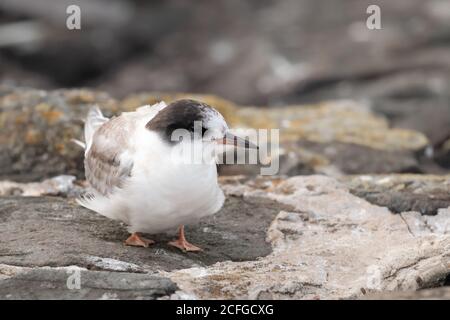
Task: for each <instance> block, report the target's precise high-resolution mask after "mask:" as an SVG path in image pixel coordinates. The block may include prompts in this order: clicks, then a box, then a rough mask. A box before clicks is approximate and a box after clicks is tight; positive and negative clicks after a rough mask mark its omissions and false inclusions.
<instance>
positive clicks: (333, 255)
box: [164, 176, 450, 299]
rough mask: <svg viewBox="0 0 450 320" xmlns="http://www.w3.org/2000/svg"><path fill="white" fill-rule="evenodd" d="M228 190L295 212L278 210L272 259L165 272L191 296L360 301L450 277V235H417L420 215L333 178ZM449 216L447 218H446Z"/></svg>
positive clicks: (254, 184)
mask: <svg viewBox="0 0 450 320" xmlns="http://www.w3.org/2000/svg"><path fill="white" fill-rule="evenodd" d="M225 190H226V192H227V193H228V194H240V195H242V196H243V197H244V198H245V197H253V196H255V195H259V196H262V197H268V198H270V199H274V200H277V201H278V202H281V203H284V204H288V205H290V206H292V207H293V209H292V210H290V211H281V212H280V213H279V214H278V215H277V217H276V218H275V220H274V221H273V222H272V224H271V226H270V228H269V230H268V233H267V240H268V241H269V242H270V243H271V245H272V247H273V252H272V253H271V254H269V255H268V256H265V257H262V258H260V259H258V260H256V261H247V262H229V261H225V262H220V263H217V264H215V265H212V266H209V267H196V268H190V269H184V270H178V271H173V272H171V273H164V275H166V276H168V277H169V278H170V279H172V280H173V281H174V282H175V283H177V285H178V286H179V287H180V289H181V290H182V291H183V292H185V293H186V294H190V295H191V296H194V297H197V298H201V299H203V298H226V299H357V298H363V297H364V295H367V294H372V293H380V292H391V291H409V290H417V289H421V288H427V287H435V286H440V285H442V284H443V283H445V281H446V277H447V275H448V274H449V273H450V260H449V256H450V234H449V233H448V230H443V231H442V232H439V233H436V232H434V231H433V230H431V229H423V230H420V231H417V232H416V233H412V232H411V229H410V223H417V222H418V220H417V219H416V218H417V216H416V213H415V212H412V213H402V215H395V214H392V213H391V212H390V211H389V210H387V209H386V208H382V207H378V206H375V205H372V204H370V203H368V202H367V201H365V200H363V199H361V198H358V197H356V196H354V195H352V194H351V193H350V192H349V190H348V188H347V187H346V186H345V185H344V184H341V183H339V182H337V181H336V180H334V179H331V178H327V177H324V176H309V177H293V178H289V179H287V180H282V181H276V180H270V181H266V183H257V182H255V181H249V182H247V183H244V184H241V185H239V184H230V185H229V186H227V187H226V189H225ZM448 213H449V212H448V211H446V212H443V213H442V214H443V217H442V219H445V220H447V221H448V220H449V219H450V216H449V215H448ZM404 216H408V218H409V219H410V220H409V221H408V223H407V222H406V221H405V219H404ZM419 216H420V215H419Z"/></svg>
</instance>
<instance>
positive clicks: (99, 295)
mask: <svg viewBox="0 0 450 320" xmlns="http://www.w3.org/2000/svg"><path fill="white" fill-rule="evenodd" d="M11 269H19V270H14V271H15V272H14V273H15V274H14V275H13V276H11V277H6V278H4V279H3V280H0V300H5V299H7V300H17V299H25V300H30V299H32V300H35V299H39V300H40V299H62V300H71V299H76V300H79V299H89V300H94V299H95V300H97V299H100V300H110V299H114V300H116V299H121V300H137V299H139V300H142V299H146V300H147V299H157V298H160V297H164V296H167V295H171V294H173V293H175V291H176V290H177V286H176V285H175V284H174V283H173V282H172V281H170V280H169V279H167V278H163V277H160V276H155V275H149V274H137V273H127V272H106V271H88V270H82V269H80V268H77V267H66V268H34V269H31V268H20V267H15V268H14V267H6V266H2V265H0V274H2V271H6V270H7V271H9V272H11ZM78 276H79V282H77V281H78V279H76V277H78Z"/></svg>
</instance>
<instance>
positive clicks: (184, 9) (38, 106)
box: [0, 0, 450, 299]
mask: <svg viewBox="0 0 450 320" xmlns="http://www.w3.org/2000/svg"><path fill="white" fill-rule="evenodd" d="M72 4H76V5H79V6H80V8H81V30H68V29H67V28H66V19H67V17H68V14H67V13H66V8H67V6H69V5H72ZM372 4H376V5H378V6H380V8H381V27H382V28H381V29H380V30H369V29H368V28H367V26H366V19H367V18H368V16H369V14H367V13H366V10H367V8H368V6H369V5H372ZM183 97H191V98H194V99H198V100H202V101H205V102H207V103H209V104H211V105H213V106H214V107H216V108H217V109H218V110H219V111H220V112H222V114H223V115H224V116H225V118H226V119H227V121H228V122H229V124H230V126H231V127H236V128H240V127H250V128H279V129H280V146H281V148H280V172H279V176H276V177H265V178H264V177H259V176H257V174H258V173H259V167H258V166H251V165H247V166H233V165H224V166H221V167H220V174H221V175H222V177H221V178H220V183H221V185H222V187H223V188H224V190H225V193H226V195H227V201H226V204H225V207H224V208H223V209H222V210H221V212H219V213H218V215H217V216H216V217H214V218H211V219H209V220H205V221H202V223H201V224H200V225H199V226H193V227H192V229H191V230H189V231H190V234H191V235H192V237H193V240H195V242H196V243H198V244H199V245H201V246H202V247H204V248H205V249H206V250H205V252H204V253H203V254H202V255H195V254H189V255H186V254H183V253H179V252H175V251H173V250H171V249H169V248H168V247H167V246H165V245H164V244H163V243H164V241H166V240H168V237H167V235H160V236H158V237H157V240H160V241H159V242H158V245H156V247H155V248H150V249H149V250H148V251H142V250H138V249H136V248H128V247H124V246H123V244H122V243H121V241H122V239H123V238H124V237H125V235H126V232H125V229H124V228H123V226H121V225H119V224H117V223H115V222H112V221H109V220H106V219H104V218H102V217H100V216H98V215H93V214H92V212H89V211H87V210H86V209H83V208H80V207H79V206H77V205H75V204H74V201H73V200H74V198H75V197H76V196H77V195H78V194H79V193H80V192H82V191H83V188H84V186H85V184H84V182H83V176H84V174H83V150H81V149H80V148H78V147H77V146H76V145H74V144H73V142H72V141H71V140H72V139H73V138H76V139H80V138H81V137H82V125H83V123H82V119H83V117H84V116H85V114H86V112H87V110H88V108H89V107H90V106H92V105H93V104H98V105H99V106H100V108H101V109H102V110H103V111H104V112H105V114H106V115H107V116H112V115H114V114H118V113H120V112H121V111H129V110H133V109H134V108H136V107H138V106H141V105H143V104H150V103H155V102H158V101H160V100H164V101H166V102H170V101H172V100H174V99H179V98H183ZM449 173H450V1H448V0H428V1H423V0H395V1H392V0H370V1H366V0H334V1H316V0H284V1H275V0H251V1H238V0H218V1H206V0H204V1H196V2H195V5H194V4H192V3H188V2H186V1H181V0H178V1H177V0H169V1H146V0H33V1H29V0H0V231H1V232H0V243H2V245H0V298H6V299H8V298H27V299H28V298H55V297H59V298H66V299H70V298H105V299H113V298H124V299H125V298H131V299H137V298H149V299H154V298H173V299H178V298H183V297H184V298H186V297H188V298H250V299H258V298H261V299H269V298H282V299H292V298H296V299H297V298H298V299H302V298H304V299H317V298H333V299H335V298H339V299H341V298H350V299H353V298H362V297H365V298H368V299H370V298H380V297H381V298H392V297H393V298H404V297H408V298H430V297H431V298H433V297H434V298H448V297H450V291H449V289H448V285H449V283H450V276H449V275H450V258H449V257H450V223H449V221H450V218H449V214H450V176H449ZM324 175H325V176H324ZM237 226H238V227H237ZM19 233H24V234H26V235H27V236H23V237H18V236H17V235H18V234H19ZM30 240H33V241H32V245H30ZM74 248H77V249H76V250H75V249H74ZM349 261H351V262H352V263H351V265H350V266H349ZM72 265H75V266H78V267H80V268H82V270H83V277H84V278H83V279H86V280H85V281H86V282H85V283H83V290H81V291H77V292H73V291H69V290H67V288H65V287H64V283H65V272H66V270H64V268H66V267H68V266H72ZM49 266H50V267H49ZM61 268H63V269H61ZM156 270H158V271H156ZM374 270H375V273H373V271H374ZM117 271H119V272H117ZM243 279H245V281H243ZM374 281H375V282H374ZM440 286H444V287H443V288H440V289H436V287H440ZM44 287H45V288H46V289H45V290H41V289H42V288H44ZM426 288H432V289H430V290H426V291H423V290H422V291H416V290H421V289H426ZM392 291H402V293H397V294H396V293H389V294H388V293H386V292H392Z"/></svg>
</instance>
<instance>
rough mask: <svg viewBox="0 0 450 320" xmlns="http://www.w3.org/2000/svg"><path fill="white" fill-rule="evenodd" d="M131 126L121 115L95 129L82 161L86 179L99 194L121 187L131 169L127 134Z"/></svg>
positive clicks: (130, 132)
mask: <svg viewBox="0 0 450 320" xmlns="http://www.w3.org/2000/svg"><path fill="white" fill-rule="evenodd" d="M132 133H133V126H132V124H131V123H130V119H129V118H127V117H124V116H120V117H117V118H113V119H111V120H109V121H108V122H106V123H104V124H103V125H102V126H101V127H100V128H98V129H97V130H96V131H95V133H94V135H93V139H92V144H91V146H90V148H89V149H88V150H87V152H86V157H85V160H84V165H85V173H86V179H87V180H88V182H89V184H90V185H91V187H92V188H94V189H95V190H96V191H97V192H99V193H100V194H102V195H105V196H107V195H109V194H111V193H112V192H113V191H114V189H115V188H121V187H122V186H123V184H124V183H125V182H126V180H127V178H129V177H130V176H131V171H132V168H133V159H132V154H133V152H132V151H133V150H132V149H131V147H130V143H129V141H130V135H131V134H132Z"/></svg>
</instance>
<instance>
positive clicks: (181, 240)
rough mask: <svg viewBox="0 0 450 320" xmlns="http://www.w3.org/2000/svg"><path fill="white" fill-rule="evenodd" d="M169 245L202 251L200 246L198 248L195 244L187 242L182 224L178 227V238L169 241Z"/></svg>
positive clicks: (186, 249)
mask: <svg viewBox="0 0 450 320" xmlns="http://www.w3.org/2000/svg"><path fill="white" fill-rule="evenodd" d="M169 245H171V246H174V247H177V248H178V249H181V250H183V251H203V249H202V248H199V247H197V246H194V245H193V244H191V243H189V242H188V241H187V240H186V238H185V237H184V226H183V225H181V226H180V227H179V228H178V239H177V240H174V241H170V242H169Z"/></svg>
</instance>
